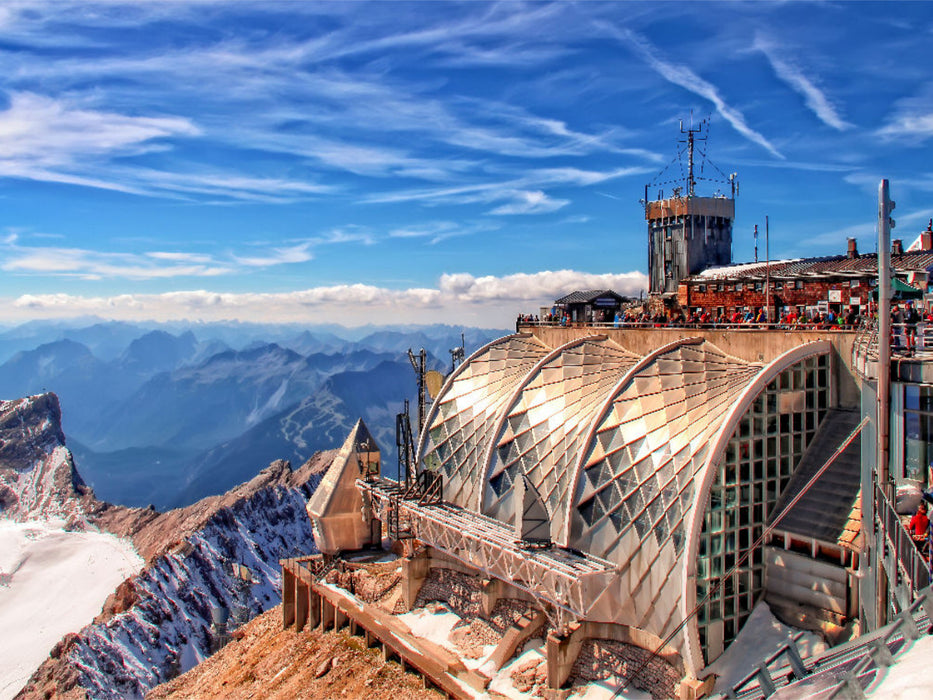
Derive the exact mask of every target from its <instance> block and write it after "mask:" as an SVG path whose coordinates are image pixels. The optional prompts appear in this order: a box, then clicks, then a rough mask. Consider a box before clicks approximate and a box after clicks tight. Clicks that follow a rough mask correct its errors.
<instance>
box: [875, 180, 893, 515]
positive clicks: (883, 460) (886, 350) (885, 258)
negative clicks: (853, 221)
mask: <svg viewBox="0 0 933 700" xmlns="http://www.w3.org/2000/svg"><path fill="white" fill-rule="evenodd" d="M889 201H890V190H889V186H888V181H887V180H882V181H881V183H880V184H879V186H878V482H879V484H880V485H881V488H882V490H883V491H884V494H885V496H887V497H888V498H891V494H890V493H889V491H890V484H889V483H888V481H889V468H888V460H889V457H890V443H889V439H890V438H889V435H888V433H889V430H890V421H889V416H888V412H889V410H890V405H891V216H890V214H891V212H890V210H889V207H888V202H889Z"/></svg>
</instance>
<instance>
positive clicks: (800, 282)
mask: <svg viewBox="0 0 933 700" xmlns="http://www.w3.org/2000/svg"><path fill="white" fill-rule="evenodd" d="M794 289H803V280H797V281H796V282H794Z"/></svg>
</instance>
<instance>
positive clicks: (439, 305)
mask: <svg viewBox="0 0 933 700" xmlns="http://www.w3.org/2000/svg"><path fill="white" fill-rule="evenodd" d="M646 282H647V279H646V277H645V275H644V274H643V273H641V272H630V273H623V274H592V273H585V272H578V271H575V270H556V271H544V272H536V273H520V274H513V275H506V276H504V277H496V276H491V275H488V276H482V277H476V276H474V275H471V274H467V273H456V274H445V275H442V276H441V278H440V279H439V280H438V284H437V286H436V287H433V288H422V287H413V288H409V289H389V288H385V287H377V286H373V285H366V284H343V285H332V286H322V287H312V288H309V289H303V290H296V291H293V292H282V293H251V292H245V293H232V292H212V291H208V290H193V291H182V292H166V293H163V294H119V295H114V296H96V297H88V296H77V295H70V294H25V295H22V296H20V297H18V298H16V299H0V320H4V321H17V320H23V319H35V318H73V317H77V316H83V315H87V314H95V315H98V316H102V317H104V318H111V319H120V320H157V321H166V320H179V319H188V320H203V321H213V320H240V321H255V322H295V323H298V322H335V323H342V324H345V325H361V324H365V323H372V322H385V321H386V320H387V319H391V320H392V321H393V322H397V323H409V322H425V323H428V322H450V320H451V319H456V320H457V321H458V322H461V323H464V324H478V325H484V326H487V327H489V326H495V325H502V326H509V325H511V323H512V322H514V319H515V316H516V315H517V314H518V313H520V312H525V313H528V312H532V313H534V312H536V311H537V309H538V307H539V306H546V305H549V304H551V303H552V302H553V301H554V299H556V298H558V297H560V296H563V295H564V294H567V293H569V292H571V291H573V290H576V289H614V290H615V291H617V292H619V293H621V294H629V295H638V293H639V292H640V291H642V290H643V289H644V288H645V285H646Z"/></svg>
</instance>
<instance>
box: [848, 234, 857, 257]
mask: <svg viewBox="0 0 933 700" xmlns="http://www.w3.org/2000/svg"><path fill="white" fill-rule="evenodd" d="M846 257H847V258H849V260H852V259H853V258H857V257H858V248H857V247H856V245H855V239H854V238H850V239H849V249H848V250H847V251H846Z"/></svg>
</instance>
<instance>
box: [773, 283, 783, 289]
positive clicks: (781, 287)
mask: <svg viewBox="0 0 933 700" xmlns="http://www.w3.org/2000/svg"><path fill="white" fill-rule="evenodd" d="M774 288H775V289H784V283H783V282H775V283H774Z"/></svg>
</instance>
